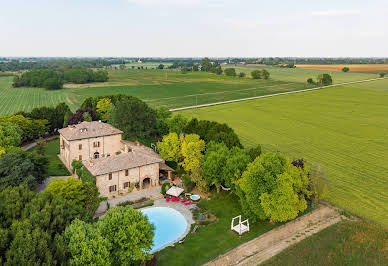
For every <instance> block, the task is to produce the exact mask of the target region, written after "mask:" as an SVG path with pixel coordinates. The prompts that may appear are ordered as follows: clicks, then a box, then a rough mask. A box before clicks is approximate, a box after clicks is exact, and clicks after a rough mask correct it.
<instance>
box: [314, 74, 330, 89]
mask: <svg viewBox="0 0 388 266" xmlns="http://www.w3.org/2000/svg"><path fill="white" fill-rule="evenodd" d="M317 82H318V85H319V86H328V85H331V84H333V79H332V78H331V76H330V75H329V74H321V75H319V76H318V77H317Z"/></svg>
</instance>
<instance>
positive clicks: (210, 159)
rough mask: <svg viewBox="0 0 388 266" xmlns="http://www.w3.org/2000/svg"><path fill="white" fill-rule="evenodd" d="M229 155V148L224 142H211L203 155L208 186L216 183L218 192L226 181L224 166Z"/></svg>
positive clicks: (204, 173)
mask: <svg viewBox="0 0 388 266" xmlns="http://www.w3.org/2000/svg"><path fill="white" fill-rule="evenodd" d="M228 157H229V149H228V147H226V145H225V144H223V143H216V142H210V143H208V145H207V147H206V152H205V155H204V157H203V161H202V167H203V176H204V178H205V180H206V182H207V184H208V186H211V185H215V186H216V188H217V192H219V191H220V188H221V185H222V184H223V183H224V178H225V177H224V167H225V165H226V161H227V159H228Z"/></svg>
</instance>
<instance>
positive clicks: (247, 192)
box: [237, 153, 311, 222]
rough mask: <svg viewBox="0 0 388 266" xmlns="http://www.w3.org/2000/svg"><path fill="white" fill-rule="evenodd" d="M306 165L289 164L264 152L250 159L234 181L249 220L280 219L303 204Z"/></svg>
mask: <svg viewBox="0 0 388 266" xmlns="http://www.w3.org/2000/svg"><path fill="white" fill-rule="evenodd" d="M308 186H309V179H308V172H307V169H300V168H297V167H295V166H293V165H292V164H291V163H290V162H289V161H288V159H287V158H286V157H284V156H283V155H281V154H272V153H267V154H264V155H261V156H260V157H258V158H256V159H255V160H254V161H253V162H252V163H250V164H249V165H248V167H247V169H246V170H245V171H244V173H243V174H242V177H241V179H239V180H238V181H237V194H238V195H239V196H240V201H241V205H242V207H243V210H244V212H245V213H246V215H248V216H250V218H251V219H252V220H256V219H260V220H264V219H271V220H272V221H276V222H283V221H287V220H290V219H293V218H295V217H296V216H297V215H298V213H299V212H301V211H304V210H305V209H306V208H307V203H306V198H308V197H310V196H311V192H310V191H309V189H308Z"/></svg>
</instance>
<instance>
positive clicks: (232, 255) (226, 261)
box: [204, 205, 345, 266]
mask: <svg viewBox="0 0 388 266" xmlns="http://www.w3.org/2000/svg"><path fill="white" fill-rule="evenodd" d="M342 219H345V217H343V216H341V215H340V214H339V213H338V211H337V210H336V209H334V208H332V207H330V206H322V205H321V206H320V207H318V208H317V209H316V210H314V211H312V212H310V213H308V214H305V215H303V216H301V217H299V218H297V219H295V220H293V221H291V222H288V223H286V224H284V225H282V226H279V227H278V228H275V229H273V230H271V231H269V232H267V233H265V234H263V235H261V236H259V237H257V238H255V239H253V240H251V241H248V242H246V243H244V244H242V245H240V246H238V247H236V248H235V249H232V250H230V251H229V252H227V253H225V254H223V255H220V256H219V257H218V258H216V259H214V260H212V261H209V262H208V263H206V264H204V265H206V266H221V265H222V266H225V265H255V266H256V265H259V264H261V263H263V262H264V261H266V260H268V259H269V258H271V257H273V256H275V255H277V254H278V253H280V252H281V251H283V250H284V249H286V248H287V247H289V246H291V245H293V244H295V243H298V242H300V241H301V240H303V239H305V238H307V237H309V236H311V235H313V234H315V233H317V232H319V231H321V230H323V229H325V228H327V227H329V226H330V225H333V224H335V223H337V222H339V221H341V220H342Z"/></svg>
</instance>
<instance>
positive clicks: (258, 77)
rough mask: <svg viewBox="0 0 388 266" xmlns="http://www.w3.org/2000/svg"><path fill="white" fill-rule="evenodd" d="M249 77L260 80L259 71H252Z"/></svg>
mask: <svg viewBox="0 0 388 266" xmlns="http://www.w3.org/2000/svg"><path fill="white" fill-rule="evenodd" d="M251 76H252V78H253V79H260V78H261V71H260V70H253V71H252V72H251Z"/></svg>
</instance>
